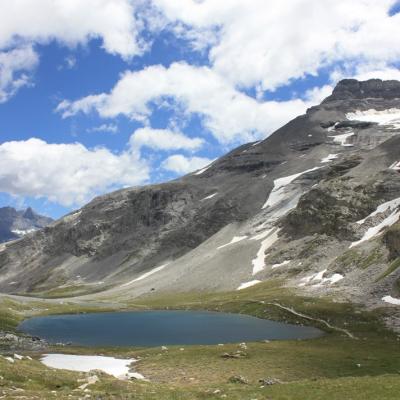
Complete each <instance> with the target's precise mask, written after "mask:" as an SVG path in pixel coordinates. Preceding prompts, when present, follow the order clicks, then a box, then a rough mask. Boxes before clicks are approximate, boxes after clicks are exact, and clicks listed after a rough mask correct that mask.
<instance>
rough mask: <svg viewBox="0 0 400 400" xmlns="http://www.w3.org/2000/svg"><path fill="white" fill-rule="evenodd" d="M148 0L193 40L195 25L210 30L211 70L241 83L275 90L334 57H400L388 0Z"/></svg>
mask: <svg viewBox="0 0 400 400" xmlns="http://www.w3.org/2000/svg"><path fill="white" fill-rule="evenodd" d="M154 3H155V4H156V5H157V6H158V8H159V9H160V10H161V11H162V12H163V13H164V15H165V17H166V18H167V19H168V20H169V21H170V23H171V24H172V26H174V25H173V24H174V23H175V24H176V25H177V26H179V28H180V29H179V32H180V34H181V35H184V33H183V32H182V30H183V28H182V26H184V27H185V29H186V37H187V38H188V39H189V40H190V37H193V38H194V41H195V42H196V41H198V39H197V37H196V35H195V34H194V32H199V34H200V35H201V33H202V32H204V31H205V30H207V29H208V34H209V35H211V36H212V33H214V38H213V39H209V41H210V42H212V41H213V40H214V42H215V43H212V47H211V50H210V53H209V59H210V62H211V65H212V68H213V70H214V71H216V72H218V73H219V74H220V75H222V76H224V77H226V78H227V79H228V80H229V81H230V82H232V84H234V85H239V86H242V87H253V86H256V85H261V87H262V88H263V89H264V90H265V89H275V88H277V87H279V86H282V85H286V84H288V83H289V82H290V81H291V80H293V79H297V78H302V77H304V76H305V75H307V74H311V75H317V74H318V70H319V69H320V68H321V67H326V66H329V65H331V64H334V63H337V62H347V61H354V60H356V62H358V63H359V64H363V63H365V62H386V63H391V62H396V61H397V60H398V59H399V57H400V47H399V45H398V37H399V36H400V14H395V15H392V16H390V15H389V10H390V9H391V7H392V6H393V5H394V4H395V3H396V1H395V0H356V1H348V0H324V1H320V0H290V1H278V0H277V1H265V0H252V1H250V2H249V1H243V0H230V1H214V0H204V1H201V2H200V1H195V0H189V1H185V2H181V1H179V0H154ZM182 24H183V25H182ZM215 28H218V29H215ZM201 37H202V38H203V40H204V38H206V37H207V36H206V35H204V34H202V35H201ZM216 38H217V40H216Z"/></svg>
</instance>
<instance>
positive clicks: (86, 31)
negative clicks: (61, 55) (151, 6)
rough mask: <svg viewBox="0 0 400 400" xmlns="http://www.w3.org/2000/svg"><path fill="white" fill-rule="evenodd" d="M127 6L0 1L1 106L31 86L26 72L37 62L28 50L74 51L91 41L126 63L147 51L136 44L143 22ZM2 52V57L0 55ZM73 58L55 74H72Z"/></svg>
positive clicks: (127, 1)
mask: <svg viewBox="0 0 400 400" xmlns="http://www.w3.org/2000/svg"><path fill="white" fill-rule="evenodd" d="M139 3H140V1H138V0H137V1H135V2H133V1H131V0H85V1H81V0H68V1H65V0H35V1H31V0H2V1H0V102H5V101H7V100H8V99H9V98H10V97H11V96H12V95H14V94H15V93H16V92H17V90H18V88H20V87H22V86H26V85H27V84H28V83H29V82H30V77H29V75H28V74H27V72H30V71H32V69H33V68H34V67H35V66H36V64H37V62H38V55H37V54H36V53H35V51H34V49H33V46H34V45H36V44H47V43H49V42H50V41H52V40H56V41H58V42H59V43H61V44H63V45H66V46H69V47H75V46H77V45H78V44H81V45H85V44H86V43H88V42H89V41H90V40H91V39H94V38H98V39H100V40H101V41H102V47H103V49H104V50H105V51H106V52H108V53H110V54H116V55H119V56H121V57H122V58H124V59H130V58H132V57H133V56H135V55H141V54H143V52H144V51H145V50H146V49H147V48H148V46H149V43H145V41H143V40H142V39H141V38H140V32H141V30H142V29H143V21H141V19H140V18H136V17H135V11H136V9H135V5H138V4H139ZM1 51H3V52H1ZM75 63H76V58H75V57H74V56H72V55H71V56H69V57H67V58H66V59H65V65H64V66H60V67H59V69H63V68H73V67H74V66H75Z"/></svg>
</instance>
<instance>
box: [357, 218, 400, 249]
mask: <svg viewBox="0 0 400 400" xmlns="http://www.w3.org/2000/svg"><path fill="white" fill-rule="evenodd" d="M399 218H400V211H393V212H392V213H391V214H390V215H389V216H388V217H386V218H385V219H384V220H383V221H382V222H381V223H379V224H378V225H376V226H373V227H371V228H369V229H368V230H367V232H365V233H364V236H363V237H362V238H361V239H360V240H358V241H356V242H353V243H352V244H351V245H350V246H349V248H352V247H354V246H357V245H359V244H360V243H363V242H366V241H367V240H370V239H372V238H374V237H376V236H379V235H380V234H381V233H382V230H383V229H384V228H387V227H389V226H392V225H393V224H395V223H396V222H397V221H398V220H399Z"/></svg>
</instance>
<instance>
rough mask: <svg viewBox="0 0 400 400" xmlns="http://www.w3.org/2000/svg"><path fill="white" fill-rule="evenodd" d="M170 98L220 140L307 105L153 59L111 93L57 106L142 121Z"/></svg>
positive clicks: (259, 130)
mask: <svg viewBox="0 0 400 400" xmlns="http://www.w3.org/2000/svg"><path fill="white" fill-rule="evenodd" d="M171 98H173V100H174V101H175V102H178V103H179V105H180V106H181V107H183V109H184V110H185V112H186V113H187V114H199V115H200V116H202V118H203V124H204V126H205V127H206V128H207V129H209V130H210V132H211V133H212V134H213V135H214V136H215V137H216V138H217V140H219V141H220V142H221V143H234V142H243V141H251V140H255V139H260V138H264V137H266V136H268V134H269V133H271V132H273V131H274V130H275V129H277V128H278V127H280V126H281V125H282V124H283V123H285V122H287V121H289V120H290V119H292V118H293V117H295V116H297V115H299V114H302V113H303V112H304V111H305V110H306V108H307V106H309V104H308V103H306V102H304V101H302V100H290V101H284V102H278V101H265V102H260V101H257V100H256V99H254V98H252V97H250V96H247V95H246V94H244V93H242V92H240V91H238V90H236V89H235V88H234V87H232V85H231V84H230V83H229V82H227V81H226V80H225V79H224V78H223V77H222V76H221V75H219V74H217V73H215V72H214V71H213V70H211V69H210V68H208V67H194V66H191V65H188V64H186V63H174V64H172V65H171V66H170V67H169V68H165V67H164V66H162V65H155V66H151V67H148V68H145V69H143V70H140V71H128V72H126V73H125V74H123V75H122V76H121V78H120V80H119V81H118V82H117V84H116V85H115V86H114V88H113V89H112V90H111V92H110V93H101V94H98V95H90V96H87V97H84V98H82V99H79V100H77V101H68V100H64V101H63V102H61V103H60V104H59V105H58V107H57V111H59V112H61V113H62V115H63V117H69V116H72V115H75V114H77V113H78V112H83V113H90V112H92V111H97V112H98V113H99V115H100V116H102V117H103V118H113V117H116V116H118V115H120V114H122V115H125V116H127V117H129V118H131V119H135V120H139V121H146V120H147V119H148V118H149V116H150V115H151V114H152V112H153V111H154V107H155V108H157V107H163V106H165V104H169V103H168V99H171Z"/></svg>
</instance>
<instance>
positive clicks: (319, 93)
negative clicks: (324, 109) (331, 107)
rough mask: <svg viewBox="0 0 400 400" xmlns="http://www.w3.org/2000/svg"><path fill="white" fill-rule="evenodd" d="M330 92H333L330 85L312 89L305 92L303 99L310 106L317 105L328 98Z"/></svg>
mask: <svg viewBox="0 0 400 400" xmlns="http://www.w3.org/2000/svg"><path fill="white" fill-rule="evenodd" d="M332 91H333V86H331V85H324V86H321V87H314V88H311V89H309V90H307V91H306V93H305V99H306V100H307V101H308V102H309V103H310V104H319V103H321V101H322V100H324V99H325V98H326V97H328V96H330V95H331V94H332Z"/></svg>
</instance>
